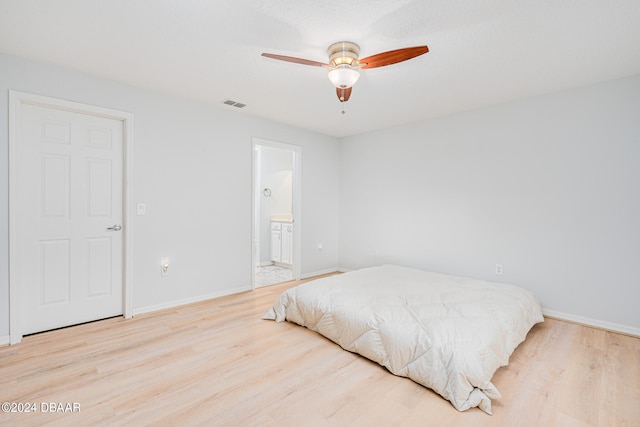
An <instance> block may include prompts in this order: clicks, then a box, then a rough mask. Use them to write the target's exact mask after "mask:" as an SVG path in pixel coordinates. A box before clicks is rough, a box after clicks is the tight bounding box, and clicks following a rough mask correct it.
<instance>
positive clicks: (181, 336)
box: [0, 282, 640, 427]
mask: <svg viewBox="0 0 640 427" xmlns="http://www.w3.org/2000/svg"><path fill="white" fill-rule="evenodd" d="M295 284H297V283H296V282H290V283H287V284H281V285H275V286H271V287H267V288H260V289H258V290H256V291H254V292H243V293H241V294H237V295H232V296H227V297H222V298H218V299H215V300H210V301H205V302H199V303H195V304H190V305H187V306H182V307H176V308H174V309H168V310H163V311H158V312H154V313H148V314H145V315H141V316H136V317H135V318H133V319H129V320H124V319H122V318H113V319H106V320H104V321H99V322H94V323H90V324H85V325H79V326H75V327H71V328H66V329H60V330H56V331H51V332H47V333H42V334H37V335H33V336H29V337H25V338H24V340H23V342H22V343H20V344H18V345H14V346H7V347H3V348H0V401H2V402H5V401H6V402H23V403H24V402H35V403H36V404H37V405H41V404H42V403H47V402H53V403H56V402H62V403H66V402H78V403H80V405H81V410H80V412H79V413H51V412H44V413H43V412H41V411H38V412H36V413H26V414H16V413H0V425H1V426H4V425H7V426H21V427H22V426H40V425H52V426H55V425H61V426H68V425H75V426H100V425H109V426H111V425H116V426H117V425H123V426H125V425H126V426H138V425H182V426H191V425H203V426H205V425H206V426H209V425H215V426H238V425H242V426H271V425H273V426H287V425H296V426H298V425H300V426H302V425H304V426H352V425H353V426H360V425H361V426H377V425H385V426H388V425H393V426H422V425H434V426H474V427H475V426H478V427H483V426H487V427H488V426H492V427H493V426H509V427H511V426H542V425H544V426H553V425H558V426H570V425H575V426H607V427H608V426H618V425H619V426H640V404H638V402H640V338H637V337H632V336H625V335H620V334H615V333H612V332H607V331H603V330H599V329H594V328H589V327H586V326H582V325H577V324H573V323H567V322H563V321H559V320H554V319H546V321H545V322H544V323H543V324H539V325H536V326H535V327H534V328H533V329H532V330H531V331H530V332H529V335H528V336H527V339H526V341H525V342H524V343H522V344H521V345H520V346H519V347H518V348H517V349H516V351H515V352H514V354H513V355H512V356H511V359H510V363H509V365H508V366H506V367H503V368H500V369H499V370H498V371H497V372H496V374H495V376H494V378H493V383H494V384H495V385H496V387H497V388H498V389H499V390H500V392H501V393H502V395H503V397H502V399H499V400H496V401H494V403H493V412H494V414H493V415H492V416H489V415H487V414H485V413H483V412H481V411H480V410H478V409H472V410H470V411H466V412H462V413H461V412H458V411H456V410H455V409H454V408H453V406H451V404H450V403H449V402H447V401H445V400H444V399H442V398H441V397H440V396H438V395H437V394H436V393H434V392H433V391H431V390H428V389H426V388H424V387H422V386H420V385H418V384H416V383H414V382H412V381H410V380H408V379H406V378H400V377H396V376H394V375H392V374H390V373H389V372H388V371H386V369H384V368H383V367H381V366H379V365H377V364H376V363H373V362H371V361H369V360H366V359H364V358H362V357H360V356H358V355H355V354H352V353H349V352H346V351H344V350H342V349H341V348H340V347H339V346H338V345H336V344H335V343H333V342H331V341H329V340H327V339H325V338H323V337H321V336H319V335H318V334H316V333H314V332H312V331H309V330H307V329H304V328H302V327H299V326H297V325H293V324H290V323H287V322H284V323H275V322H272V321H266V320H262V319H261V317H262V315H263V314H264V313H265V312H266V311H267V309H268V308H269V307H270V306H271V305H272V304H273V302H274V301H275V299H276V298H277V296H278V295H279V294H280V293H281V292H282V291H283V290H285V289H287V288H288V287H291V286H293V285H295ZM38 409H40V408H38Z"/></svg>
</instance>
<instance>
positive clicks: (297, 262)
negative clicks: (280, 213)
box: [251, 137, 302, 290]
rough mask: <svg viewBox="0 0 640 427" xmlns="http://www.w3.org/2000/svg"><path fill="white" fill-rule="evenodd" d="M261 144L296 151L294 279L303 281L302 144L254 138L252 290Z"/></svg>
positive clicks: (256, 251)
mask: <svg viewBox="0 0 640 427" xmlns="http://www.w3.org/2000/svg"><path fill="white" fill-rule="evenodd" d="M258 146H263V147H271V148H279V149H281V150H286V151H290V152H292V153H293V180H292V181H293V191H292V195H293V200H292V207H291V208H292V211H293V278H294V280H300V277H301V271H300V270H301V268H300V266H301V265H302V263H301V259H300V258H301V252H302V251H301V242H302V236H301V230H302V209H301V206H302V204H301V200H300V195H301V194H302V188H301V183H302V179H301V171H302V147H300V146H298V145H292V144H285V143H282V142H276V141H270V140H267V139H262V138H257V137H254V138H252V141H251V290H255V289H256V268H257V263H258V261H259V258H258V256H259V254H260V236H259V233H260V228H259V222H258V221H259V217H260V194H261V192H260V191H259V188H258V186H257V181H258V179H259V178H260V164H259V162H258V161H257V158H256V151H257V147H258Z"/></svg>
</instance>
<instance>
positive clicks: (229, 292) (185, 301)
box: [133, 286, 251, 316]
mask: <svg viewBox="0 0 640 427" xmlns="http://www.w3.org/2000/svg"><path fill="white" fill-rule="evenodd" d="M250 290H251V286H249V287H238V288H233V289H227V290H224V291H220V292H213V293H210V294H207V295H201V296H198V297H193V298H185V299H181V300H177V301H170V302H166V303H162V304H156V305H149V306H146V307H139V308H134V309H133V315H134V316H136V315H139V314H144V313H150V312H152V311H159V310H166V309H168V308H174V307H179V306H181V305H187V304H193V303H196V302H201V301H206V300H210V299H214V298H220V297H225V296H227V295H232V294H238V293H240V292H247V291H250Z"/></svg>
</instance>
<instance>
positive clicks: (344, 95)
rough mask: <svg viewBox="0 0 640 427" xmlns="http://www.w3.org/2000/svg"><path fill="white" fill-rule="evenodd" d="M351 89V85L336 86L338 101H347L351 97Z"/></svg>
mask: <svg viewBox="0 0 640 427" xmlns="http://www.w3.org/2000/svg"><path fill="white" fill-rule="evenodd" d="M351 89H353V87H348V88H346V89H343V88H339V87H337V88H336V94H337V95H338V99H339V100H340V102H347V101H348V100H349V98H350V97H351Z"/></svg>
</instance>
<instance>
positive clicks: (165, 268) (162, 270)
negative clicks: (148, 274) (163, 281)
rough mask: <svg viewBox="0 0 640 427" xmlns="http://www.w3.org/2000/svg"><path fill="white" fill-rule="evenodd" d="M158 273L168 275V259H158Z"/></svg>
mask: <svg viewBox="0 0 640 427" xmlns="http://www.w3.org/2000/svg"><path fill="white" fill-rule="evenodd" d="M160 275H161V276H163V277H164V276H168V275H169V260H168V259H167V258H163V259H162V261H160Z"/></svg>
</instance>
